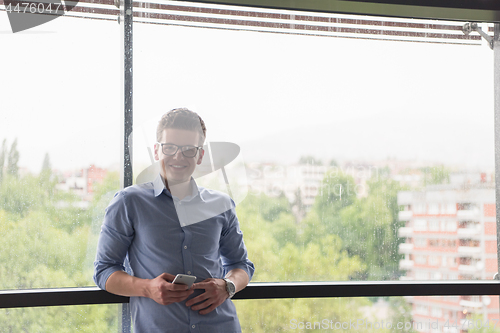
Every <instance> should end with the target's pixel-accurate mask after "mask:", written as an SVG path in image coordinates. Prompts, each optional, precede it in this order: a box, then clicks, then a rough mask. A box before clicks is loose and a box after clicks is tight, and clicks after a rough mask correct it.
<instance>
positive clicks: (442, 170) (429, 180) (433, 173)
mask: <svg viewBox="0 0 500 333" xmlns="http://www.w3.org/2000/svg"><path fill="white" fill-rule="evenodd" d="M421 170H422V172H423V173H424V186H427V185H438V184H448V183H449V182H450V169H449V168H447V167H445V166H444V165H438V166H433V167H425V168H422V169H421Z"/></svg>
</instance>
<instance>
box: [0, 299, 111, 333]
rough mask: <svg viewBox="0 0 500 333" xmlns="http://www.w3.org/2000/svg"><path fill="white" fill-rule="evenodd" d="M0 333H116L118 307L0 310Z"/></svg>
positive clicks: (96, 306)
mask: <svg viewBox="0 0 500 333" xmlns="http://www.w3.org/2000/svg"><path fill="white" fill-rule="evenodd" d="M0 318H1V319H0V321H1V322H2V325H1V327H0V332H54V333H63V332H88V333H90V332H119V327H120V319H121V305H120V304H118V305H79V306H54V307H46V308H20V309H17V308H16V309H1V310H0Z"/></svg>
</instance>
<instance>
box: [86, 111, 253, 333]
mask: <svg viewBox="0 0 500 333" xmlns="http://www.w3.org/2000/svg"><path fill="white" fill-rule="evenodd" d="M205 136H206V128H205V124H204V122H203V120H202V119H201V117H199V116H198V115H197V114H196V113H194V112H192V111H189V110H187V109H174V110H172V111H169V112H167V113H166V114H165V115H163V117H162V119H161V120H160V122H159V124H158V128H157V141H158V143H157V144H155V159H156V160H158V161H159V162H160V169H161V171H160V174H159V175H158V177H157V178H156V179H155V180H154V181H153V182H150V183H145V184H141V185H134V186H131V187H128V188H126V189H124V190H122V191H120V192H118V193H117V194H116V195H115V197H114V199H113V200H112V201H111V203H110V205H109V206H108V208H107V209H106V214H105V218H104V223H103V225H102V228H101V234H100V237H99V243H98V246H97V256H96V261H95V272H94V281H95V282H96V284H97V285H98V286H99V287H100V288H101V289H105V290H107V291H109V292H111V293H114V294H118V295H123V296H131V299H130V305H131V314H132V319H133V323H134V332H136V333H142V332H145V333H150V332H172V333H174V332H175V333H188V332H201V333H203V332H208V333H212V332H213V333H230V332H241V328H240V325H239V321H238V318H237V315H236V309H235V307H234V304H233V303H232V301H231V300H230V298H231V297H232V296H233V295H234V293H235V292H238V291H240V290H242V289H243V288H245V287H246V285H247V284H248V282H249V281H250V279H251V278H252V275H253V272H254V266H253V264H252V262H251V261H249V260H248V258H247V251H246V248H245V245H244V243H243V236H242V233H241V231H240V228H239V222H238V219H237V217H236V214H235V209H234V202H233V201H232V200H231V199H230V198H229V196H227V195H226V194H223V193H220V192H217V191H211V190H207V189H205V188H202V187H198V186H197V185H196V182H195V181H194V179H193V178H192V177H191V175H192V174H193V172H194V170H195V168H196V166H197V165H199V164H201V162H202V160H203V156H204V150H203V148H202V147H203V142H204V140H205ZM126 256H128V259H129V261H130V266H131V268H132V271H133V274H132V275H129V274H127V273H126V272H125V271H124V267H123V262H124V259H125V257H126ZM176 274H187V275H194V276H196V277H197V279H196V283H195V284H194V285H193V286H192V288H190V289H188V287H187V286H185V285H181V284H173V283H172V281H173V279H174V277H175V275H176Z"/></svg>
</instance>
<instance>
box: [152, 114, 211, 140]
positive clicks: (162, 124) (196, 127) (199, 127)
mask: <svg viewBox="0 0 500 333" xmlns="http://www.w3.org/2000/svg"><path fill="white" fill-rule="evenodd" d="M168 128H176V129H183V130H188V131H195V132H198V133H199V134H200V145H201V146H203V142H204V141H205V137H206V134H207V128H206V127H205V122H204V121H203V119H201V117H200V116H199V115H198V114H197V113H196V112H194V111H191V110H189V109H187V108H177V109H173V110H170V111H168V112H167V113H165V114H164V115H163V116H162V117H161V119H160V121H159V122H158V127H157V128H156V141H158V142H160V141H161V139H162V137H163V130H165V129H168Z"/></svg>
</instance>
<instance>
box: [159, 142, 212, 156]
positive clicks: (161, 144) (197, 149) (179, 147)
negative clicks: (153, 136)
mask: <svg viewBox="0 0 500 333" xmlns="http://www.w3.org/2000/svg"><path fill="white" fill-rule="evenodd" d="M157 144H159V145H160V146H161V151H162V153H163V154H164V155H166V156H174V155H175V154H177V152H178V151H179V149H180V150H181V153H182V155H183V156H184V157H186V158H193V157H195V156H196V154H197V153H198V151H199V150H200V149H203V147H199V146H191V145H186V146H178V145H175V144H173V143H161V142H157ZM164 145H169V146H176V147H177V149H176V150H175V152H174V153H173V154H167V153H165V151H164V150H163V146H164ZM185 147H190V148H189V149H193V148H196V153H194V155H193V156H186V154H184V153H185V150H183V148H185ZM189 149H186V150H189Z"/></svg>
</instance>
